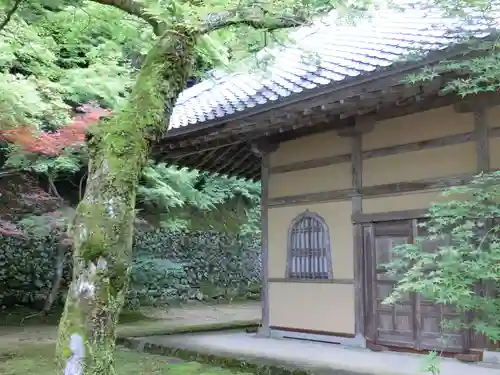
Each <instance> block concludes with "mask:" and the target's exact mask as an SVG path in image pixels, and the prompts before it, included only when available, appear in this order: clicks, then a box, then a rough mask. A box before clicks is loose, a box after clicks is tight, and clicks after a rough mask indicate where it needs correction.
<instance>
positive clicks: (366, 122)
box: [339, 116, 375, 347]
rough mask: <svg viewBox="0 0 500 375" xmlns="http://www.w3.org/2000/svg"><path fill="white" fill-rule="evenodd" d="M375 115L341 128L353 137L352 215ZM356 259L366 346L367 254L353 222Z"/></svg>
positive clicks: (359, 335)
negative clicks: (365, 138) (365, 137)
mask: <svg viewBox="0 0 500 375" xmlns="http://www.w3.org/2000/svg"><path fill="white" fill-rule="evenodd" d="M374 125H375V118H374V117H373V116H364V117H359V118H358V119H356V123H355V126H354V127H353V128H349V129H345V130H342V131H339V135H340V136H341V137H350V140H351V178H352V191H353V197H352V215H353V217H354V216H356V215H359V214H361V213H362V212H363V199H362V188H363V147H362V143H363V134H364V133H367V132H369V131H371V130H373V127H374ZM353 262H354V311H355V332H356V336H355V338H356V340H357V341H358V342H357V345H358V346H363V347H365V346H366V338H365V337H366V336H365V333H366V332H365V329H366V321H365V316H366V313H365V304H366V301H367V296H366V290H365V289H366V283H365V280H364V278H365V272H364V270H365V255H364V251H363V227H362V225H361V224H356V223H354V224H353Z"/></svg>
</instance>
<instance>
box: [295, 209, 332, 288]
mask: <svg viewBox="0 0 500 375" xmlns="http://www.w3.org/2000/svg"><path fill="white" fill-rule="evenodd" d="M328 237H329V236H328V228H327V226H326V224H325V223H324V221H323V220H322V219H321V218H319V217H316V216H315V215H313V214H311V213H305V214H302V215H301V217H299V218H298V220H296V221H295V222H294V223H293V224H292V227H291V228H290V238H289V247H290V248H289V252H288V254H289V259H288V275H287V277H288V278H290V279H330V278H331V277H332V262H331V252H330V245H329V242H330V241H329V238H328Z"/></svg>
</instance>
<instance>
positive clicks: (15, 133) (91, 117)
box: [0, 103, 111, 156]
mask: <svg viewBox="0 0 500 375" xmlns="http://www.w3.org/2000/svg"><path fill="white" fill-rule="evenodd" d="M78 110H79V112H80V114H77V115H75V116H74V117H73V119H72V122H71V123H69V124H68V125H66V126H63V127H62V128H60V129H59V130H57V131H55V132H44V131H36V130H33V129H32V128H31V127H29V126H21V127H17V128H14V129H9V130H3V131H0V140H5V141H7V142H9V143H12V144H15V145H17V146H20V147H21V148H22V149H23V150H24V151H28V152H33V153H38V154H43V155H48V156H56V155H59V154H60V153H61V152H62V151H63V150H64V149H65V148H68V147H81V146H82V145H83V144H84V143H85V131H86V130H87V128H88V127H89V126H90V125H91V124H93V123H95V122H96V121H99V119H100V118H101V117H105V116H108V115H109V114H110V113H111V111H110V110H108V109H104V108H100V107H98V106H95V105H94V104H92V103H89V104H85V105H83V106H81V107H79V108H78Z"/></svg>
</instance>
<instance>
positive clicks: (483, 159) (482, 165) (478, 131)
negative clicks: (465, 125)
mask: <svg viewBox="0 0 500 375" xmlns="http://www.w3.org/2000/svg"><path fill="white" fill-rule="evenodd" d="M486 113H487V112H486V109H484V108H480V109H477V110H476V111H474V140H475V142H476V161H477V164H476V165H477V167H476V171H477V172H488V171H489V170H490V151H489V149H490V148H489V140H488V121H487V118H486Z"/></svg>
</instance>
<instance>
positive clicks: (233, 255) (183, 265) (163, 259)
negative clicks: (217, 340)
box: [0, 230, 260, 309]
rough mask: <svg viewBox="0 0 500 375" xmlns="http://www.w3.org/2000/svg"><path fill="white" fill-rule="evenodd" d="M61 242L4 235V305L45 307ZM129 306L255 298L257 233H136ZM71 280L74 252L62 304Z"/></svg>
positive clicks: (0, 266)
mask: <svg viewBox="0 0 500 375" xmlns="http://www.w3.org/2000/svg"><path fill="white" fill-rule="evenodd" d="M57 246H58V241H57V240H56V237H53V236H43V235H42V236H32V237H29V238H27V239H22V238H16V237H6V236H4V237H2V238H0V286H1V287H0V291H1V292H0V305H1V306H2V308H12V307H13V306H15V305H17V304H19V305H25V306H29V307H32V308H37V309H41V308H42V306H43V304H44V302H45V299H46V298H47V296H48V295H49V293H50V290H51V288H52V283H53V281H54V279H55V269H56V266H55V262H56V258H57ZM134 253H135V255H134V262H133V265H132V270H131V285H130V290H129V293H128V296H127V305H128V307H130V308H136V307H138V306H146V305H156V306H158V305H161V306H164V305H166V304H169V303H174V302H180V301H186V300H192V299H198V300H208V301H210V300H213V299H221V298H222V299H224V300H231V299H234V298H244V299H247V298H256V297H258V294H259V293H260V290H259V288H260V243H259V239H258V237H252V236H246V237H243V238H236V237H234V236H232V237H229V236H224V235H220V234H216V233H207V232H195V233H191V234H185V233H184V234H183V233H180V232H173V231H165V230H155V231H146V232H145V231H139V232H138V233H137V235H136V237H135V248H134ZM70 281H71V251H70V250H69V249H68V250H67V251H66V257H65V264H64V277H63V283H62V287H61V289H60V293H59V295H58V301H57V303H58V304H60V303H62V302H63V301H64V300H63V298H64V295H65V292H66V289H67V286H68V285H69V282H70Z"/></svg>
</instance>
